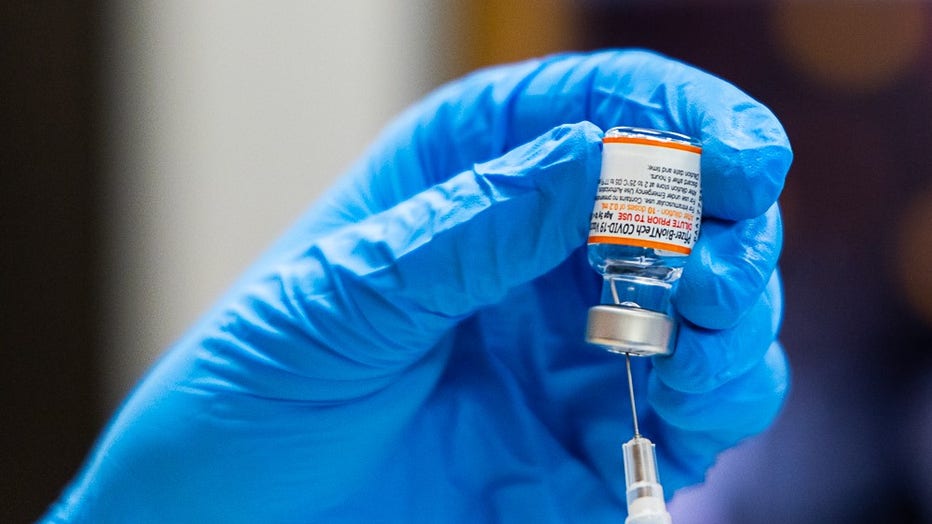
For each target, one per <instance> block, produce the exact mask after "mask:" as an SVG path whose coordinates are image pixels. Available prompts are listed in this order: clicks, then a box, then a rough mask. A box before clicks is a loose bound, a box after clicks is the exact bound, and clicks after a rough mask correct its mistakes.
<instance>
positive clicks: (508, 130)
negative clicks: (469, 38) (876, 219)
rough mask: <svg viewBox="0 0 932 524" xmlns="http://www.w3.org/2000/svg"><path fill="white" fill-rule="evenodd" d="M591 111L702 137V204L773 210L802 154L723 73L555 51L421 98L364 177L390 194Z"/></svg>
mask: <svg viewBox="0 0 932 524" xmlns="http://www.w3.org/2000/svg"><path fill="white" fill-rule="evenodd" d="M582 120H587V121H591V122H593V123H595V124H596V125H597V126H599V127H601V128H603V129H607V128H609V127H612V126H618V125H630V126H639V127H650V128H658V129H665V130H670V131H677V132H681V133H685V134H687V135H690V136H693V137H696V138H699V139H700V140H701V141H702V143H703V156H702V171H703V183H702V185H703V198H704V210H705V213H706V214H707V215H709V216H715V217H719V218H727V219H742V218H750V217H753V216H757V215H759V214H761V213H763V212H764V211H765V210H766V209H767V208H769V207H770V205H771V204H773V202H774V201H775V200H776V198H777V196H778V195H779V193H780V191H781V189H782V187H783V182H784V178H785V176H786V171H787V169H788V167H789V164H790V162H791V160H792V152H791V149H790V146H789V141H788V140H787V137H786V134H785V132H784V131H783V128H782V127H781V125H780V123H779V122H778V121H777V119H776V117H775V116H774V115H773V114H772V113H771V112H770V110H768V109H767V108H766V107H764V106H763V105H761V104H760V103H759V102H757V101H755V100H754V99H752V98H751V97H749V96H748V95H747V94H745V93H743V92H742V91H740V90H739V89H737V88H736V87H734V86H732V85H731V84H729V83H727V82H725V81H724V80H721V79H719V78H717V77H715V76H712V75H710V74H708V73H705V72H703V71H700V70H698V69H695V68H693V67H690V66H687V65H685V64H682V63H680V62H676V61H673V60H670V59H668V58H665V57H662V56H660V55H657V54H654V53H650V52H645V51H605V52H599V53H592V54H567V55H556V56H551V57H548V58H545V59H540V60H533V61H529V62H522V63H519V64H513V65H508V66H503V67H497V68H491V69H486V70H482V71H479V72H477V73H475V74H472V75H470V76H467V77H465V78H463V79H461V80H458V81H456V82H453V83H451V84H448V85H447V86H445V87H443V88H441V89H440V90H438V91H437V92H435V93H434V94H433V95H432V96H430V97H428V98H427V99H426V100H425V101H424V102H422V103H421V104H419V105H417V106H414V107H413V108H411V109H410V110H409V111H408V112H406V113H405V114H404V115H403V116H402V117H401V118H400V119H399V120H397V121H396V122H395V123H394V124H393V125H392V126H390V127H389V129H388V130H387V131H386V133H385V135H383V137H384V138H383V139H382V140H381V141H380V143H378V144H377V145H376V146H375V147H374V148H373V149H372V150H370V154H369V156H370V160H369V161H367V162H366V163H365V165H363V166H360V168H361V169H360V170H359V171H360V173H362V172H366V173H369V175H371V178H370V179H369V180H368V182H367V183H366V184H363V186H364V187H365V188H369V189H370V192H369V194H370V196H371V197H372V198H367V199H365V201H373V202H380V203H381V205H382V206H387V205H392V203H393V202H394V201H397V199H400V198H406V197H407V195H409V194H411V193H412V192H416V191H419V190H420V189H422V188H423V187H426V186H429V185H432V184H434V183H436V182H437V181H439V180H442V179H445V178H446V177H447V176H449V174H450V173H456V172H459V171H461V170H463V169H466V168H467V167H468V166H469V165H470V164H471V163H473V162H476V161H481V160H485V159H489V158H494V157H496V156H498V155H500V154H502V153H503V152H504V151H507V150H508V149H510V148H512V147H514V146H515V145H516V144H521V143H523V142H525V141H527V140H529V139H531V138H532V137H534V136H537V135H538V134H540V133H543V132H544V131H546V130H547V129H550V128H552V127H554V126H556V125H560V124H563V123H566V122H577V121H582ZM394 166H404V169H403V170H395V169H394ZM399 173H402V175H401V176H403V177H404V178H403V179H401V180H398V179H397V177H398V176H399ZM383 186H386V187H383Z"/></svg>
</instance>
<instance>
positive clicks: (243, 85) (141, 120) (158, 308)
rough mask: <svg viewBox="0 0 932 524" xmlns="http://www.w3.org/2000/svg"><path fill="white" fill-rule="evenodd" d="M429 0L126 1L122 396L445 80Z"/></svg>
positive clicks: (118, 232) (109, 277)
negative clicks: (384, 131)
mask: <svg viewBox="0 0 932 524" xmlns="http://www.w3.org/2000/svg"><path fill="white" fill-rule="evenodd" d="M442 16H443V7H442V6H438V5H435V4H434V3H432V2H430V1H429V0H414V1H402V0H397V1H385V0H358V1H349V2H324V1H311V2H299V1H276V2H251V1H243V0H231V1H226V0H225V1H219V0H217V1H208V0H201V1H196V2H189V1H174V0H171V1H145V2H114V3H113V5H112V6H111V7H110V9H109V17H108V20H106V21H105V24H106V30H107V31H108V32H109V41H108V42H107V43H106V44H107V45H106V48H107V51H106V59H107V64H106V65H107V72H106V77H105V81H106V82H107V93H108V95H107V103H108V104H109V106H108V108H107V111H108V114H109V117H110V118H109V121H108V122H107V129H106V132H107V136H108V155H107V164H106V168H107V172H108V175H107V181H108V185H107V188H106V191H105V198H104V200H103V201H102V202H101V204H102V205H103V206H104V209H105V217H106V218H105V221H106V227H107V235H108V236H107V239H108V249H107V254H106V255H107V257H106V261H105V262H106V263H105V267H106V270H105V273H104V276H103V282H102V285H103V287H104V295H105V297H106V304H105V305H104V312H105V318H104V319H102V320H103V321H104V322H105V326H106V329H107V332H106V340H105V345H106V353H105V355H104V358H103V360H102V361H101V363H100V365H101V371H102V380H103V381H104V388H105V390H106V391H107V395H108V398H107V401H108V403H109V404H108V405H109V406H111V407H112V406H114V405H115V403H116V402H117V401H118V400H119V399H120V398H121V397H122V396H123V395H124V394H125V392H126V391H127V390H128V389H129V388H130V387H131V386H132V384H133V383H134V382H135V381H136V380H137V379H138V377H139V376H140V375H141V374H142V372H143V371H144V369H145V368H146V367H148V365H149V364H150V363H151V362H152V361H153V360H154V359H155V358H156V357H157V355H158V354H160V352H161V351H163V349H164V348H166V347H167V346H168V345H169V344H170V343H171V342H172V341H173V340H174V339H176V338H177V337H178V336H179V335H180V334H181V333H182V332H183V331H184V330H185V328H186V327H187V326H188V325H190V324H191V323H192V322H193V321H194V320H195V319H196V318H197V317H198V315H199V314H200V313H201V312H202V311H204V310H205V309H206V308H207V307H208V306H209V305H210V303H211V302H212V300H214V299H215V298H216V297H217V296H218V295H219V294H220V293H222V291H223V290H224V289H225V287H226V286H228V285H229V284H230V283H231V282H232V281H233V280H234V279H235V277H236V275H237V274H238V273H239V272H240V271H242V270H243V269H244V268H245V267H247V266H248V265H249V263H250V261H251V260H253V259H254V258H255V257H256V256H257V255H258V254H259V253H260V251H261V250H262V249H263V248H264V247H265V246H266V245H268V244H269V243H270V242H271V241H272V240H273V239H274V238H275V236H276V235H277V234H278V233H279V232H280V231H282V230H283V229H284V228H285V227H286V225H287V224H288V223H289V222H290V221H291V220H293V219H294V218H295V217H296V216H297V215H298V214H299V213H300V212H301V210H302V209H303V208H304V207H305V206H306V205H307V204H308V203H309V202H311V201H312V200H313V199H314V198H315V196H316V195H318V194H319V193H320V192H321V191H322V190H323V189H324V188H326V187H327V186H328V185H329V184H330V182H331V181H332V180H333V179H334V177H335V176H336V175H338V174H339V173H340V171H341V170H342V169H343V168H344V167H345V166H347V165H348V163H349V162H350V161H351V159H352V158H353V157H354V156H355V155H357V154H358V153H359V152H360V151H361V150H362V148H363V147H364V146H365V144H366V142H367V141H369V140H370V139H371V138H372V137H373V136H374V135H375V134H376V133H377V132H378V130H379V128H380V127H381V125H382V124H383V123H384V122H385V121H386V120H387V119H388V118H390V116H391V115H393V114H394V113H396V112H397V111H398V110H399V109H401V108H402V107H403V106H404V105H406V104H407V103H409V102H410V101H412V100H414V99H416V98H417V97H418V96H419V95H420V94H422V93H423V92H426V91H427V90H428V89H429V88H430V87H432V86H433V85H434V84H436V83H437V82H438V81H439V80H440V79H443V78H442V77H443V76H444V73H443V71H445V69H444V67H445V66H444V62H442V56H443V55H444V54H445V53H446V52H447V51H448V46H449V44H448V42H447V41H446V39H445V38H444V37H443V32H442V30H441V29H442V28H441V24H439V23H437V22H436V20H438V19H439V18H440V17H442Z"/></svg>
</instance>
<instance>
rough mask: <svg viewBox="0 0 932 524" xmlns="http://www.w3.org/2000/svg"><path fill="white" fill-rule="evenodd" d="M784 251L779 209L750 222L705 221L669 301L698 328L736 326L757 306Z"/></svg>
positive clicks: (776, 206)
mask: <svg viewBox="0 0 932 524" xmlns="http://www.w3.org/2000/svg"><path fill="white" fill-rule="evenodd" d="M782 248H783V222H782V220H781V218H780V209H779V206H778V205H777V204H774V205H772V206H770V209H768V210H767V212H766V213H764V214H763V215H760V216H758V217H755V218H751V219H748V220H741V221H738V222H727V221H721V220H714V219H709V220H705V221H704V222H703V224H702V232H701V234H700V235H699V241H698V242H697V243H696V245H695V247H694V248H693V252H692V254H691V255H690V256H689V258H688V259H687V260H686V266H685V267H684V268H683V276H682V278H681V279H680V281H679V284H678V286H677V290H676V293H675V295H674V297H673V300H674V304H675V305H676V308H677V311H678V312H679V314H680V315H682V316H683V317H685V318H686V319H688V320H689V321H690V322H692V323H694V324H696V325H697V326H700V327H704V328H708V329H723V328H727V327H731V326H734V325H735V323H737V322H738V321H739V320H740V319H741V317H742V316H743V315H744V314H745V312H746V311H747V310H748V309H749V308H750V307H751V306H752V305H754V304H755V303H756V302H757V301H758V298H759V297H760V294H761V292H763V290H764V287H765V286H766V285H767V283H768V281H770V279H771V275H773V272H774V269H775V268H776V265H777V260H778V258H779V256H780V250H781V249H782Z"/></svg>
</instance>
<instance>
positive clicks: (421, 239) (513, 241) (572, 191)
mask: <svg viewBox="0 0 932 524" xmlns="http://www.w3.org/2000/svg"><path fill="white" fill-rule="evenodd" d="M600 136H601V131H600V130H599V129H598V128H596V127H595V126H593V125H592V124H590V123H585V122H584V123H580V124H575V125H568V126H561V127H558V128H556V129H554V130H552V131H550V132H548V133H546V134H544V135H543V136H541V137H539V138H538V139H536V140H534V141H533V142H530V143H528V144H525V145H523V146H521V147H518V148H516V149H514V150H513V151H511V152H509V153H508V154H506V155H504V156H502V157H500V158H498V159H495V160H492V161H490V162H487V163H484V164H478V165H476V166H474V168H473V169H472V170H470V171H467V172H463V173H461V174H459V175H457V176H455V177H453V178H451V179H449V180H447V181H446V182H444V183H442V184H438V185H436V186H434V187H432V188H430V189H428V190H426V191H423V192H421V193H419V194H417V195H416V196H414V197H412V198H410V199H408V200H406V201H404V202H402V203H401V204H398V205H396V206H394V207H393V208H391V209H389V210H387V211H385V212H383V213H379V214H377V215H373V216H372V217H370V218H368V219H366V220H364V221H362V222H360V223H358V224H353V225H349V226H345V227H343V228H341V229H339V230H337V231H336V232H334V233H333V234H331V235H327V236H325V237H323V238H321V239H320V240H319V241H318V242H317V243H316V244H315V245H314V246H313V248H311V249H310V250H309V251H308V252H307V253H306V254H305V256H304V257H302V258H301V259H299V260H298V261H296V262H295V263H292V264H289V265H287V266H286V267H284V268H280V269H279V275H280V278H281V279H282V280H283V282H282V284H281V287H282V288H283V289H284V295H285V298H284V300H285V301H286V307H285V308H277V309H276V308H272V309H273V310H284V311H286V312H289V315H290V317H293V318H289V319H288V321H289V322H296V323H298V325H299V327H300V330H301V332H302V333H303V335H304V338H306V339H307V340H309V341H310V342H311V344H312V346H314V347H316V348H317V349H318V350H315V351H311V352H310V355H304V356H302V357H301V358H302V359H303V360H302V361H301V363H300V365H301V368H302V374H304V375H307V374H313V375H315V376H320V377H326V378H327V379H328V380H331V381H333V380H337V381H340V380H342V381H350V380H356V379H359V378H364V377H366V376H371V377H385V376H386V374H389V373H392V372H394V371H397V370H399V369H402V368H404V367H405V366H408V365H410V364H411V363H412V362H413V361H415V360H416V359H418V358H419V357H420V356H421V355H423V353H424V352H425V351H426V350H427V349H428V348H430V347H431V346H433V345H434V344H436V343H437V341H438V339H439V338H440V337H441V336H442V335H443V334H444V333H445V332H446V331H447V330H448V329H450V328H451V327H453V326H454V325H455V324H456V323H457V322H458V321H459V320H461V319H463V318H464V317H465V316H466V315H469V314H470V313H471V312H473V311H474V310H476V309H477V308H480V307H483V306H485V305H488V304H491V303H494V302H496V301H499V300H500V299H501V298H502V296H504V294H505V293H507V292H508V290H509V289H511V288H512V287H513V286H516V285H518V284H521V283H524V282H526V281H529V280H531V279H534V278H536V277H538V276H540V275H541V274H543V273H546V272H547V271H549V270H550V269H552V268H553V267H555V266H556V265H557V264H559V263H560V262H561V261H563V260H564V259H565V258H566V257H567V256H569V255H570V253H572V251H573V250H574V249H576V248H578V247H579V246H580V245H581V244H582V243H583V242H584V241H585V238H586V234H587V231H588V217H589V213H590V211H591V209H590V208H591V202H592V199H593V197H594V194H595V189H596V184H597V182H598V171H599V165H600V151H601V143H600V140H599V138H600ZM264 300H265V301H268V300H270V299H269V298H268V297H266V298H265V299H264ZM251 309H257V308H251ZM285 358H289V357H287V356H286V357H285ZM323 394H326V393H323Z"/></svg>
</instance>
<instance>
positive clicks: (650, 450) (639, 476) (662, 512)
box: [622, 435, 672, 524]
mask: <svg viewBox="0 0 932 524" xmlns="http://www.w3.org/2000/svg"><path fill="white" fill-rule="evenodd" d="M622 450H623V453H624V458H625V486H626V496H627V499H628V518H627V519H625V524H671V523H672V519H671V518H670V514H669V513H667V506H666V503H665V502H664V500H663V486H661V485H660V478H659V476H658V475H657V454H656V453H655V451H654V444H653V443H652V442H651V441H650V440H647V439H646V438H644V437H642V436H640V435H635V436H634V438H633V439H631V440H629V441H628V442H625V444H624V445H623V446H622Z"/></svg>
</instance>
